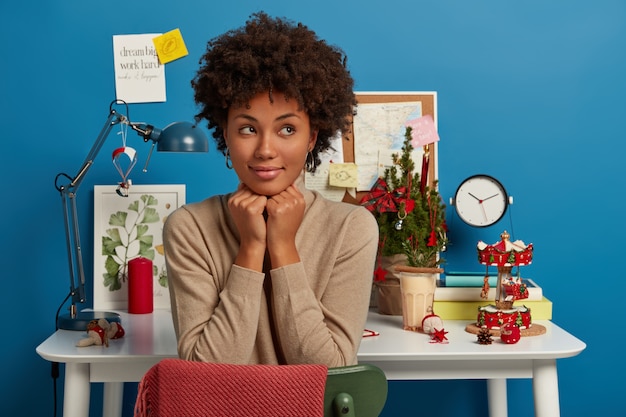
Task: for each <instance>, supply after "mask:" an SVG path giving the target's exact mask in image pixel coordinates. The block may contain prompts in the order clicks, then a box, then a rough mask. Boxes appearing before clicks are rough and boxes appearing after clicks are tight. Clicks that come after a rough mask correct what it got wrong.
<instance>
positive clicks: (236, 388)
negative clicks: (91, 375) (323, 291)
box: [135, 359, 328, 417]
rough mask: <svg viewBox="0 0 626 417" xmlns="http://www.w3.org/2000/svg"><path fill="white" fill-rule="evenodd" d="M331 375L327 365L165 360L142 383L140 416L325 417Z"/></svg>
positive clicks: (137, 413)
mask: <svg viewBox="0 0 626 417" xmlns="http://www.w3.org/2000/svg"><path fill="white" fill-rule="evenodd" d="M327 373H328V368H327V367H326V366H324V365H280V366H278V365H230V364H218V363H203V362H191V361H185V360H181V359H164V360H163V361H161V362H160V363H159V364H157V365H155V366H154V367H152V368H151V369H150V370H149V371H148V372H147V373H146V375H144V377H143V379H142V380H141V382H140V384H139V393H138V396H137V402H136V404H135V417H254V416H276V417H278V416H284V417H296V416H306V417H315V416H320V417H323V415H324V390H325V386H326V377H327Z"/></svg>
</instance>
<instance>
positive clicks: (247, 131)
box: [239, 126, 256, 135]
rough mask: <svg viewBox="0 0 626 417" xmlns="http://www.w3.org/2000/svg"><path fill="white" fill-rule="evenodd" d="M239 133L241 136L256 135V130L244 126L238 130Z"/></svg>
mask: <svg viewBox="0 0 626 417" xmlns="http://www.w3.org/2000/svg"><path fill="white" fill-rule="evenodd" d="M239 133H241V134H242V135H253V134H254V133H256V130H255V129H254V128H253V127H252V126H244V127H242V128H240V129H239Z"/></svg>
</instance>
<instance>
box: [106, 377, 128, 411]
mask: <svg viewBox="0 0 626 417" xmlns="http://www.w3.org/2000/svg"><path fill="white" fill-rule="evenodd" d="M123 398H124V383H123V382H105V383H104V392H103V404H102V417H122V399H123Z"/></svg>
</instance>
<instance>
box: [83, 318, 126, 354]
mask: <svg viewBox="0 0 626 417" xmlns="http://www.w3.org/2000/svg"><path fill="white" fill-rule="evenodd" d="M124 333H125V332H124V328H123V327H122V325H121V324H120V323H116V322H112V323H109V322H108V321H106V320H105V319H99V320H91V321H90V322H89V323H88V324H87V338H85V339H81V340H79V341H78V343H76V346H78V347H85V346H91V345H97V346H102V345H104V346H106V347H109V340H111V339H119V338H121V337H123V336H124Z"/></svg>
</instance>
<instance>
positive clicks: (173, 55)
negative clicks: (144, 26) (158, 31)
mask: <svg viewBox="0 0 626 417" xmlns="http://www.w3.org/2000/svg"><path fill="white" fill-rule="evenodd" d="M152 42H154V47H155V49H156V52H157V55H158V56H159V61H160V62H161V64H167V63H168V62H172V61H174V60H175V59H178V58H182V57H184V56H186V55H188V54H189V52H187V47H186V46H185V41H183V35H181V33H180V29H174V30H171V31H169V32H167V33H164V34H163V35H160V36H157V37H156V38H154V39H152Z"/></svg>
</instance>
